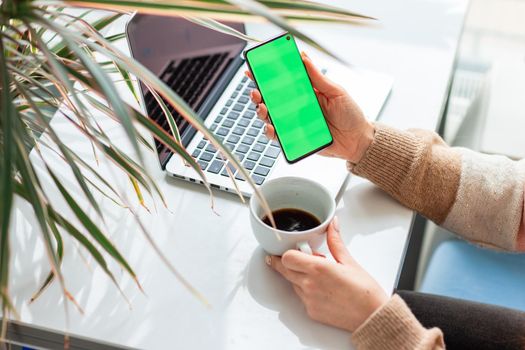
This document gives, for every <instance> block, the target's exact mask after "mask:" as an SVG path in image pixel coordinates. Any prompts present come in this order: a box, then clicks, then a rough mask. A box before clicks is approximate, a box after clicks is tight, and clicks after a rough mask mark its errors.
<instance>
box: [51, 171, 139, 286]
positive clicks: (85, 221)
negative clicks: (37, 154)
mask: <svg viewBox="0 0 525 350" xmlns="http://www.w3.org/2000/svg"><path fill="white" fill-rule="evenodd" d="M46 168H47V171H48V172H49V175H50V176H51V178H52V179H53V182H54V183H55V185H56V186H57V188H58V190H59V191H60V193H61V194H62V197H64V199H65V200H66V202H67V204H68V206H69V208H71V210H72V211H73V213H74V214H75V216H76V217H77V219H78V220H79V221H80V222H81V223H82V225H83V226H84V227H85V228H86V230H87V232H88V233H89V234H90V235H91V237H93V239H95V241H97V243H98V244H100V246H101V247H102V248H103V249H104V250H105V251H106V252H107V253H108V254H109V255H110V256H111V257H113V259H115V261H117V262H118V263H119V264H120V265H121V266H122V267H123V268H124V269H125V270H126V271H127V272H128V273H129V274H130V275H131V276H132V277H133V278H134V279H135V280H136V278H137V276H136V274H135V272H134V271H133V269H132V268H131V266H129V264H128V263H127V261H126V259H124V257H123V256H122V254H121V253H120V252H119V251H118V249H117V248H116V247H115V246H114V245H113V244H112V243H111V242H110V241H109V240H108V238H107V237H106V236H105V235H104V233H102V231H101V230H100V229H99V228H98V226H97V225H96V224H95V223H94V222H93V221H92V220H91V219H90V218H89V216H88V215H87V214H86V213H85V212H84V211H83V210H82V208H81V207H80V206H79V205H78V203H77V202H76V201H75V199H74V198H73V196H71V194H70V193H69V192H68V191H67V190H66V188H65V187H64V186H63V185H62V183H61V182H60V180H59V179H58V178H57V176H56V175H55V173H54V172H53V171H52V170H51V169H50V168H49V167H47V166H46Z"/></svg>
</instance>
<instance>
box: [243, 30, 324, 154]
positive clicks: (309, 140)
mask: <svg viewBox="0 0 525 350" xmlns="http://www.w3.org/2000/svg"><path fill="white" fill-rule="evenodd" d="M245 56H246V60H247V61H248V65H249V66H250V70H251V71H252V74H253V77H254V79H255V82H256V84H257V86H258V88H259V91H260V92H261V95H262V98H263V101H264V103H265V104H266V107H267V108H268V114H269V116H270V119H271V122H272V124H273V126H274V127H275V131H276V134H277V137H278V139H279V142H280V143H281V147H282V149H283V152H284V155H285V158H286V160H287V161H288V162H294V161H297V160H299V159H301V158H304V157H305V156H307V155H309V154H311V153H314V152H316V151H318V150H320V149H322V148H324V147H325V146H328V145H329V144H331V142H332V135H331V134H330V130H329V129H328V125H327V123H326V120H325V118H324V116H323V112H322V110H321V107H320V106H319V102H318V101H317V97H316V95H315V92H314V90H313V88H312V84H311V82H310V78H309V77H308V74H307V72H306V68H305V67H304V64H303V61H302V59H301V55H300V54H299V50H298V49H297V45H296V43H295V40H294V39H293V37H292V36H291V35H289V34H285V35H283V36H280V37H278V38H276V39H273V40H271V41H268V42H266V43H264V44H262V45H260V46H256V47H254V48H252V49H249V50H248V51H247V52H246V54H245Z"/></svg>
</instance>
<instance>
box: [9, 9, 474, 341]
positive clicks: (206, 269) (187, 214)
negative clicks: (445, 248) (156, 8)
mask: <svg viewBox="0 0 525 350" xmlns="http://www.w3.org/2000/svg"><path fill="white" fill-rule="evenodd" d="M333 2H334V1H331V2H330V3H333ZM337 2H338V3H339V4H338V5H340V6H346V7H351V8H352V9H354V10H359V11H361V12H363V13H366V14H369V15H373V16H376V17H378V18H381V22H380V24H378V25H377V26H374V27H349V26H342V25H323V26H320V25H316V26H310V27H305V28H304V29H305V30H306V31H308V32H310V33H311V34H312V36H313V37H315V38H317V39H318V40H319V41H321V42H323V43H325V45H326V46H327V47H328V48H330V49H332V50H334V51H336V52H337V53H338V54H339V55H341V56H342V57H344V58H346V59H347V60H349V61H350V62H352V63H354V64H355V65H357V66H360V67H365V68H370V69H374V70H377V71H381V72H385V73H388V74H391V75H392V76H394V78H395V83H394V88H393V91H392V94H391V96H390V99H389V101H388V102H387V104H386V106H385V108H384V110H383V112H382V115H381V121H383V122H385V123H388V124H391V125H394V126H397V127H400V128H407V127H420V128H427V129H435V128H436V126H437V124H438V122H439V119H440V116H441V114H442V110H443V105H444V101H445V97H446V93H447V90H448V83H449V79H450V75H451V72H452V69H453V65H454V58H455V54H456V49H457V44H458V41H459V37H460V34H461V29H462V25H463V19H464V14H465V12H466V8H467V3H468V1H467V0H425V1H421V0H405V1H397V2H392V1H387V0H385V1H375V2H370V1H366V0H357V1H352V4H350V5H348V4H347V2H346V1H343V0H340V1H337ZM249 28H250V29H251V30H254V31H261V30H264V27H261V26H253V27H249ZM54 122H55V123H60V120H57V121H54ZM63 135H64V137H69V138H70V140H71V144H70V146H71V147H81V141H80V140H79V139H78V138H75V137H73V135H72V134H69V132H68V131H67V128H66V127H65V128H64V132H63ZM88 156H89V152H88V151H86V157H88ZM151 158H152V159H151V169H152V173H153V177H154V178H156V179H157V180H158V182H159V184H160V187H161V189H162V191H163V192H164V193H165V196H166V198H167V201H168V204H169V209H164V208H162V206H161V205H160V202H158V201H157V210H156V211H155V210H152V211H153V213H152V214H148V213H147V212H146V211H145V210H144V209H141V208H136V209H137V210H138V211H140V217H141V219H142V220H143V222H144V224H145V225H146V226H147V227H148V229H149V231H150V232H151V233H152V236H153V238H154V240H155V241H156V242H157V243H158V245H159V246H160V247H161V249H162V250H163V252H164V253H165V254H166V255H167V257H168V258H169V259H170V261H171V262H172V263H173V264H174V265H175V266H176V267H177V269H178V270H179V271H180V272H181V273H182V274H183V275H184V276H185V277H186V278H187V279H188V280H189V281H190V282H191V284H192V285H194V286H195V287H196V288H197V289H198V290H199V291H201V292H202V293H203V294H204V295H205V296H206V298H207V299H208V300H209V302H210V303H211V305H212V308H210V309H207V308H206V307H204V306H203V304H202V303H200V302H199V301H198V299H197V298H195V297H194V296H192V295H190V293H188V291H187V290H186V289H184V288H183V287H182V286H181V284H180V283H179V282H178V281H177V280H176V279H175V278H174V277H173V275H172V274H171V273H170V272H169V270H168V269H167V267H166V266H165V265H164V264H163V263H162V262H161V261H160V259H159V257H158V256H157V255H156V254H155V253H154V251H153V249H151V247H149V246H148V243H147V242H146V240H145V239H144V236H143V235H142V234H141V232H140V231H139V230H138V229H137V225H136V223H135V222H134V219H133V217H132V216H131V214H129V212H128V211H126V210H123V209H118V208H115V207H114V206H113V205H112V204H111V203H110V202H109V201H108V200H105V199H104V198H101V199H100V202H101V207H102V208H103V210H104V211H105V212H106V215H107V217H108V220H107V222H106V224H105V226H106V230H107V232H110V235H111V239H112V240H113V241H114V242H115V243H116V244H117V245H118V246H119V247H120V248H121V249H122V251H123V253H124V255H125V256H126V257H127V258H128V259H129V260H130V262H131V264H132V266H134V268H135V269H136V272H137V274H138V276H139V280H140V282H141V284H142V286H143V288H144V290H145V294H143V293H141V292H140V291H139V290H138V289H137V288H136V286H135V285H134V283H133V282H132V281H131V280H130V279H129V278H128V277H127V276H126V274H125V273H123V272H122V271H120V270H119V269H118V267H117V266H114V264H113V265H112V266H111V268H112V269H113V271H117V279H118V281H119V282H120V284H121V286H122V289H123V291H124V293H125V294H126V296H127V297H128V298H129V300H130V302H131V308H130V306H129V305H128V304H127V303H126V302H125V300H124V299H123V298H122V297H121V295H120V294H119V292H118V290H117V289H116V288H115V287H114V286H113V284H112V283H110V281H109V280H108V278H107V277H106V276H105V275H104V274H103V272H102V271H101V270H100V269H98V268H96V266H95V264H94V262H93V261H92V260H91V259H89V258H86V256H87V254H85V253H82V252H81V251H80V250H79V248H78V247H77V245H76V244H74V243H73V242H71V241H69V240H66V242H65V244H66V255H65V259H64V267H65V268H64V275H65V277H66V281H67V287H68V288H69V290H70V291H71V292H72V294H73V295H74V296H75V297H76V299H77V300H78V301H79V303H80V305H81V306H82V307H83V309H84V311H85V314H84V315H81V314H79V313H78V312H77V311H76V310H74V308H73V307H72V306H71V305H70V306H69V315H70V323H69V324H70V325H69V331H70V332H71V333H72V334H75V335H80V336H83V337H88V338H93V339H99V340H101V341H104V342H110V343H115V344H120V345H123V346H131V347H138V348H148V349H159V348H178V349H271V348H277V349H303V348H320V349H344V348H349V347H350V341H349V334H348V333H346V332H343V331H340V330H337V329H334V328H331V327H327V326H324V325H321V324H318V323H315V322H313V321H311V320H309V319H308V317H307V315H306V313H305V311H304V309H303V307H302V305H301V304H300V301H299V300H298V298H297V297H296V296H295V294H294V293H293V290H292V288H291V287H290V285H289V284H288V283H286V282H285V281H284V280H283V279H281V278H280V277H279V276H278V275H276V274H275V273H274V272H272V271H270V270H269V269H268V268H267V267H266V266H265V264H264V259H263V258H264V254H263V251H262V250H261V249H260V248H258V246H257V243H256V241H255V239H254V238H253V236H252V234H251V232H250V225H249V217H248V208H247V206H246V205H243V204H242V203H241V202H240V201H239V199H238V198H237V197H235V196H234V195H231V194H227V193H218V192H217V193H216V197H215V208H216V211H217V212H218V213H219V214H220V215H215V214H213V213H212V212H211V210H210V200H209V197H208V195H207V194H206V192H205V191H204V189H203V188H201V187H198V186H196V185H193V184H189V183H185V182H181V181H177V180H172V179H169V178H167V177H165V176H164V174H163V173H161V172H160V171H159V170H157V169H158V168H157V167H156V164H155V159H153V158H154V157H151ZM114 175H115V172H114V171H111V169H110V167H108V176H109V179H112V177H113V179H115V177H116V178H119V179H120V177H118V175H116V176H114ZM116 182H121V184H120V186H121V187H122V188H123V189H126V190H127V191H128V193H130V194H131V193H132V192H130V191H129V188H127V183H126V181H121V180H119V181H116ZM57 203H58V204H57V205H60V204H59V200H58V199H57ZM17 206H18V209H17V210H16V212H15V214H14V222H13V228H14V230H13V232H14V234H13V240H12V246H13V254H12V260H13V265H12V272H11V273H12V275H11V278H12V284H11V288H10V290H11V294H12V295H13V299H14V304H15V306H16V308H17V309H18V311H19V313H20V315H21V321H22V322H24V323H28V324H31V325H35V326H39V327H45V328H48V329H52V330H59V331H63V330H64V329H65V314H64V308H63V297H62V294H61V292H60V290H59V288H58V286H57V284H53V285H52V286H51V287H50V288H49V289H48V290H46V292H45V293H44V294H43V295H42V296H41V297H40V298H39V299H38V300H37V301H36V302H34V303H33V304H31V305H28V300H29V299H30V297H31V294H32V293H33V292H34V291H35V290H36V289H37V288H38V286H39V283H41V281H42V280H43V278H44V276H45V274H47V271H48V269H49V267H48V264H47V261H46V257H45V255H44V252H43V250H42V245H41V243H40V242H39V239H38V238H35V237H38V232H35V227H36V226H35V225H34V220H33V219H32V218H31V216H30V215H28V214H27V212H28V208H27V206H26V205H24V204H23V203H20V202H17ZM150 207H152V208H153V205H152V204H150ZM337 215H338V216H339V218H340V222H341V228H342V235H343V237H344V240H345V242H346V244H347V246H348V247H349V249H350V251H351V252H352V254H353V255H354V256H355V258H356V259H357V260H358V261H359V262H360V263H361V264H362V265H363V266H364V267H365V268H366V269H367V270H368V271H369V272H370V273H371V274H372V275H373V276H374V277H375V278H376V279H377V280H378V281H379V282H380V284H381V285H382V286H383V288H384V289H385V290H387V291H389V292H391V291H392V289H393V287H394V286H395V284H396V279H397V275H398V272H399V269H400V266H401V264H402V261H403V255H404V250H405V246H406V244H407V240H408V234H409V231H410V227H411V222H412V218H413V212H412V211H410V210H408V209H406V208H403V207H402V206H400V205H399V204H397V203H396V202H395V201H394V200H392V199H391V198H389V197H388V196H387V195H385V194H384V193H382V192H381V191H380V190H378V189H377V188H375V187H374V186H373V185H371V184H370V183H369V182H367V181H365V180H363V179H359V178H357V177H353V178H352V179H351V181H350V182H349V184H348V187H347V188H346V190H345V191H344V193H343V195H342V198H341V201H340V203H339V207H338V210H337ZM35 266H36V268H35Z"/></svg>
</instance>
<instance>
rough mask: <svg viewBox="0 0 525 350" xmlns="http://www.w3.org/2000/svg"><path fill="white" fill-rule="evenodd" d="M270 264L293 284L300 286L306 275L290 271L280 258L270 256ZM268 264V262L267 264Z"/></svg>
mask: <svg viewBox="0 0 525 350" xmlns="http://www.w3.org/2000/svg"><path fill="white" fill-rule="evenodd" d="M268 257H269V260H270V263H269V265H270V266H271V267H272V268H273V269H274V270H276V271H277V272H279V273H280V274H281V275H282V276H283V277H284V278H286V279H287V280H288V281H290V282H292V283H293V284H300V283H301V282H302V281H303V279H304V273H300V272H297V271H293V270H290V269H289V268H287V267H286V266H284V265H283V263H282V259H281V258H280V257H278V256H275V255H274V256H270V255H269V256H268ZM267 263H268V262H267Z"/></svg>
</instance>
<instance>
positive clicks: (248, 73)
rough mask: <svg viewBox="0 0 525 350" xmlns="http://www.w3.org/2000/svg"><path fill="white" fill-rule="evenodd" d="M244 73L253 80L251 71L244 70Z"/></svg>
mask: <svg viewBox="0 0 525 350" xmlns="http://www.w3.org/2000/svg"><path fill="white" fill-rule="evenodd" d="M244 75H246V76H247V77H248V78H250V79H251V80H253V75H252V72H250V71H249V70H247V71H244Z"/></svg>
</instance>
